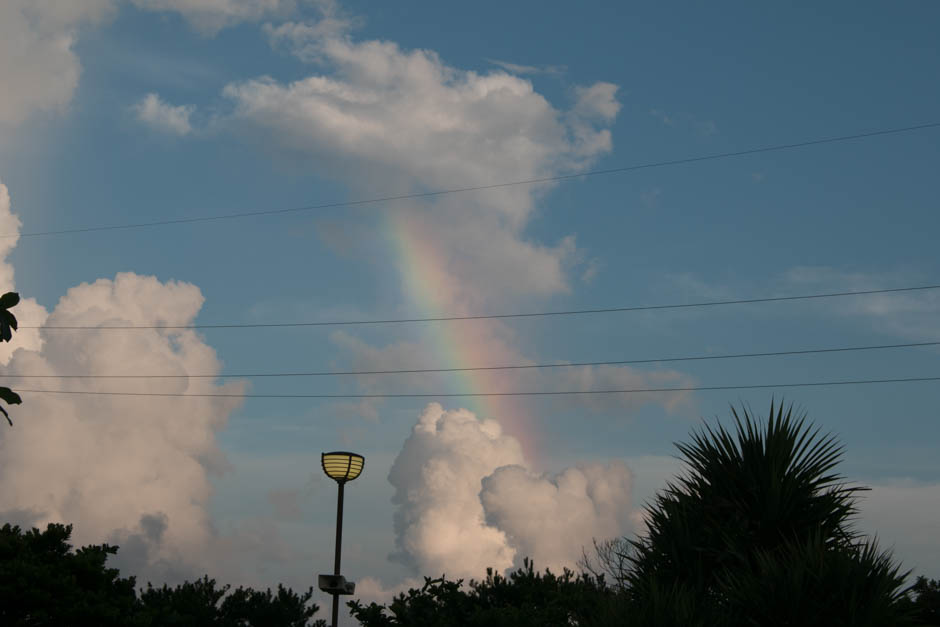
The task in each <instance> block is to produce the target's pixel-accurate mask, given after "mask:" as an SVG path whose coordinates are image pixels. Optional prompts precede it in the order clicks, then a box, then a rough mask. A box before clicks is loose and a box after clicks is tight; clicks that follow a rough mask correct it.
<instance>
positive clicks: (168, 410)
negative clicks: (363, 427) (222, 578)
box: [0, 184, 244, 580]
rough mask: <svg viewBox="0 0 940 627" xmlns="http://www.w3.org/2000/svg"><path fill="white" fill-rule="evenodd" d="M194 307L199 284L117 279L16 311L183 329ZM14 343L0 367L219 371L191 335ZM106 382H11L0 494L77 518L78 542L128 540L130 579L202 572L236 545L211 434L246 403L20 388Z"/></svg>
mask: <svg viewBox="0 0 940 627" xmlns="http://www.w3.org/2000/svg"><path fill="white" fill-rule="evenodd" d="M17 227H18V220H17V219H16V217H15V216H13V215H12V214H11V213H10V203H9V195H8V192H7V189H6V187H4V186H3V185H2V184H0V228H3V229H4V232H10V231H8V230H7V229H10V230H11V231H12V232H16V228H17ZM12 241H13V242H15V239H13V240H12ZM2 242H3V243H0V246H2V248H0V253H2V255H6V254H7V253H9V251H10V249H11V248H12V245H11V244H10V243H9V242H7V241H6V240H3V241H2ZM0 276H2V277H3V281H4V285H3V288H4V289H10V288H11V287H12V280H13V271H12V268H11V267H10V265H9V263H8V262H6V260H5V257H2V256H0ZM202 303H203V297H202V294H201V293H200V291H199V289H198V288H197V287H196V286H194V285H191V284H188V283H182V282H177V281H167V282H161V281H159V280H157V279H156V278H155V277H148V276H140V275H137V274H134V273H122V274H118V275H117V276H116V277H115V278H114V279H99V280H97V281H94V282H93V283H84V284H81V285H79V286H76V287H73V288H71V289H70V290H68V292H67V293H66V294H65V296H63V297H62V299H61V300H60V301H59V303H58V304H57V305H56V307H55V309H54V310H53V311H52V312H51V313H50V314H48V317H47V315H46V312H45V310H44V309H43V308H42V307H40V306H39V305H37V304H36V303H35V301H32V300H30V299H26V300H24V301H22V302H21V303H20V305H18V306H17V308H16V310H15V312H16V314H17V316H18V317H19V319H20V321H21V323H22V324H24V325H27V324H39V325H45V324H48V325H51V326H75V325H78V326H91V327H96V326H100V325H109V326H111V325H121V324H131V323H135V324H151V325H187V324H191V323H192V322H193V320H194V319H195V317H196V315H197V313H198V312H199V309H200V307H201V306H202ZM12 347H13V348H14V349H15V350H13V351H12V353H5V354H4V355H3V356H4V360H0V363H2V362H6V363H5V365H0V374H7V373H17V374H30V375H69V374H98V375H101V374H128V373H151V372H160V373H167V374H179V375H185V374H187V373H191V372H193V373H194V372H198V373H204V372H205V373H214V372H219V371H220V368H221V364H220V363H219V360H218V359H217V357H216V355H215V351H214V350H213V349H212V348H211V347H210V346H209V345H207V344H206V343H205V342H204V341H203V339H202V338H201V337H200V336H199V335H198V334H197V333H195V332H194V331H192V330H172V331H161V330H145V331H131V332H124V331H108V330H97V331H96V330H91V331H82V332H74V331H73V332H65V331H52V330H49V329H40V330H39V331H38V333H36V334H30V333H29V332H28V331H27V330H25V329H24V330H21V331H20V332H18V333H17V334H16V335H15V336H14V342H13V343H12ZM20 381H26V380H20ZM114 385H115V384H114V382H113V381H108V380H107V379H69V380H57V379H54V378H51V379H30V380H29V384H28V385H27V384H25V383H20V384H17V385H15V386H14V388H15V389H17V390H20V393H21V396H22V397H23V404H22V405H18V406H16V407H15V408H14V410H15V411H13V412H12V415H13V420H14V426H13V427H11V428H9V429H4V430H2V432H0V502H2V503H3V504H4V509H5V510H8V511H15V512H19V514H18V519H24V520H25V519H27V518H28V519H29V521H30V523H31V524H36V525H43V524H45V523H47V522H69V523H73V524H74V525H75V532H74V540H75V542H76V544H84V543H100V542H102V541H112V542H114V541H117V542H119V543H123V544H125V545H126V546H127V548H128V550H127V551H126V554H125V555H124V556H122V558H121V559H122V564H123V565H125V566H129V567H130V568H131V572H133V573H138V574H142V575H144V576H145V577H147V576H150V577H153V578H156V579H157V580H163V578H164V577H172V576H176V575H179V576H183V575H184V574H185V575H186V576H190V575H193V574H196V573H198V572H200V571H203V570H204V569H205V568H206V567H207V566H208V565H209V564H210V563H213V562H216V561H217V560H219V559H221V557H222V556H223V555H224V550H223V549H224V547H225V546H226V543H228V542H230V541H231V539H230V538H226V537H221V536H219V535H218V534H217V533H215V532H214V531H213V529H212V526H211V523H210V520H209V513H208V506H209V498H210V495H211V486H210V482H209V476H210V473H213V472H221V471H222V470H224V469H225V468H226V462H225V459H224V457H223V455H222V453H221V452H220V450H219V449H218V448H217V446H216V441H215V435H216V433H217V432H218V431H219V430H220V429H222V428H223V427H224V426H225V424H226V421H227V419H228V416H229V414H230V413H231V412H232V411H233V410H234V409H235V408H236V407H237V406H238V404H239V403H240V401H239V400H238V399H231V398H181V397H149V398H135V397H126V396H94V395H58V394H45V393H37V392H29V391H26V390H27V389H34V390H43V389H52V390H55V389H59V390H70V391H74V392H99V391H108V390H114V389H115V387H114ZM120 389H121V390H122V391H123V390H127V391H131V392H143V393H148V392H169V393H206V392H210V393H211V392H232V393H238V392H241V391H242V390H243V389H244V384H242V383H240V382H230V383H225V384H221V385H219V384H216V383H215V382H213V381H211V380H203V379H193V380H190V379H188V378H186V377H181V378H179V379H162V380H148V379H140V380H125V381H122V382H121V385H120ZM27 514H28V515H27ZM135 560H136V562H135ZM132 562H134V563H132Z"/></svg>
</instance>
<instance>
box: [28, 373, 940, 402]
mask: <svg viewBox="0 0 940 627" xmlns="http://www.w3.org/2000/svg"><path fill="white" fill-rule="evenodd" d="M924 381H940V377H907V378H903V379H853V380H848V381H809V382H803V383H760V384H753V385H701V386H688V387H675V388H633V389H617V390H543V391H530V392H445V393H440V394H431V393H414V394H411V393H409V394H229V393H224V392H222V393H206V394H200V393H173V392H93V391H79V390H17V392H19V393H23V394H77V395H81V396H150V397H153V396H159V397H174V398H176V397H189V398H336V399H341V398H345V399H353V398H458V397H476V396H575V395H599V394H638V393H642V392H658V393H669V392H703V391H710V390H758V389H767V388H802V387H830V386H840V385H874V384H879V383H915V382H924Z"/></svg>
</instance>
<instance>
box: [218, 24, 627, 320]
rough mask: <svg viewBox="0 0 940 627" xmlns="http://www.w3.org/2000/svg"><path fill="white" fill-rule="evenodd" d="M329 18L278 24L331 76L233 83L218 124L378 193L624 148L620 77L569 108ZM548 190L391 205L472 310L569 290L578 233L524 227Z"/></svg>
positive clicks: (496, 176) (462, 182) (562, 167)
mask: <svg viewBox="0 0 940 627" xmlns="http://www.w3.org/2000/svg"><path fill="white" fill-rule="evenodd" d="M319 28H320V25H306V24H292V23H291V24H282V25H281V26H279V27H276V28H275V27H269V28H268V32H269V35H270V36H271V37H272V38H273V39H275V40H276V41H281V42H289V43H290V45H291V46H292V47H293V48H294V49H295V50H299V51H300V52H298V54H300V55H301V56H302V57H304V58H308V59H317V60H319V61H320V63H321V64H323V65H324V66H325V67H327V68H328V69H329V70H331V73H330V74H329V75H327V74H324V75H312V76H309V77H307V78H304V79H301V80H298V81H295V82H292V83H286V84H285V83H281V82H278V81H275V80H273V79H270V78H259V79H254V80H248V81H243V82H238V83H233V84H230V85H228V86H227V87H226V88H225V90H224V92H223V93H224V97H225V98H226V99H227V100H228V101H229V102H230V104H231V107H232V113H231V115H230V116H229V117H227V118H225V119H222V120H219V121H218V122H217V124H218V125H219V126H221V127H223V128H227V129H229V130H230V131H231V132H232V133H236V134H239V135H241V136H242V137H244V138H245V139H246V140H247V141H250V142H263V143H264V145H265V147H266V148H269V149H270V148H273V149H279V150H280V151H281V153H282V154H284V155H285V156H288V157H289V158H290V159H291V160H292V161H294V162H297V161H300V162H303V161H307V162H308V163H309V164H310V167H312V168H316V169H317V170H318V171H320V172H322V173H327V174H329V175H332V176H334V177H336V178H338V179H341V180H344V181H346V182H347V183H349V184H350V185H351V186H353V187H355V188H356V189H357V190H359V191H360V192H364V193H369V192H376V193H378V192H381V193H384V194H387V193H389V192H392V193H397V192H403V193H407V192H410V191H422V190H426V189H441V188H449V187H465V186H473V185H488V184H492V183H496V182H501V181H508V180H520V179H529V178H538V177H543V176H550V175H552V174H556V173H559V172H571V171H577V170H578V169H581V168H583V167H585V166H587V165H588V164H590V163H591V162H593V161H594V160H595V159H596V158H598V157H599V156H601V155H603V154H605V153H606V152H609V150H610V148H611V142H610V134H609V130H608V129H607V128H605V127H606V125H608V124H609V123H610V121H611V120H612V118H613V115H615V114H616V110H617V108H618V105H617V103H616V99H615V97H614V92H615V90H616V87H615V86H613V85H610V84H608V83H598V84H596V85H593V86H590V87H586V88H583V89H580V90H579V91H578V92H577V101H576V104H575V106H574V107H573V108H572V110H570V111H567V112H565V111H560V110H557V109H555V108H554V107H553V106H552V105H551V104H550V103H549V102H548V101H547V100H545V98H544V97H543V96H541V95H540V94H538V93H537V92H536V91H535V90H534V89H533V86H532V84H531V83H530V82H529V81H526V80H524V79H520V78H518V77H514V76H510V75H508V74H505V73H503V72H496V73H492V74H478V73H476V72H471V71H464V70H459V69H457V68H454V67H451V66H448V65H446V64H445V63H444V62H442V61H441V59H440V58H439V57H438V56H437V55H436V54H435V53H433V52H431V51H427V50H413V51H405V50H402V49H400V48H399V47H398V46H397V45H395V44H394V43H390V42H383V41H365V42H354V41H351V40H350V39H348V38H347V37H339V36H334V35H331V34H330V32H329V29H326V30H327V32H326V33H324V32H323V31H322V30H319ZM544 188H545V186H541V188H540V187H539V186H522V187H508V188H501V189H494V190H489V191H486V192H483V193H479V194H473V195H469V194H465V195H454V196H450V197H440V198H437V199H433V200H431V201H428V202H410V203H399V204H398V206H397V207H396V206H392V207H390V208H389V210H392V211H396V213H397V214H398V215H399V216H400V217H401V220H402V221H403V222H404V223H408V227H409V228H413V229H414V230H415V231H418V230H420V231H422V232H423V233H425V234H426V238H427V245H428V246H429V247H431V248H433V249H435V250H437V251H438V252H439V254H440V257H441V261H442V263H443V267H442V268H441V269H440V271H441V272H442V274H443V275H445V276H446V277H447V279H448V280H449V281H450V284H451V285H452V286H453V288H454V290H455V293H454V295H453V297H452V298H451V299H450V300H451V302H453V304H454V305H455V306H461V307H466V306H472V305H475V304H483V303H485V302H486V301H488V300H492V299H493V298H495V297H497V296H511V295H514V294H519V295H525V294H536V295H548V294H553V293H558V292H563V291H565V290H566V289H568V278H567V276H566V268H565V264H566V262H567V261H568V260H570V259H572V258H573V253H574V252H575V251H576V248H575V247H574V241H573V239H571V238H568V239H565V240H563V241H561V242H558V243H556V244H554V245H544V244H539V243H535V242H531V241H529V240H528V239H527V238H526V237H525V233H524V230H525V227H526V225H527V223H528V220H529V218H530V216H531V215H532V213H533V212H534V210H535V198H536V196H537V194H538V193H539V192H540V189H544Z"/></svg>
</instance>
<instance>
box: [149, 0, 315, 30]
mask: <svg viewBox="0 0 940 627" xmlns="http://www.w3.org/2000/svg"><path fill="white" fill-rule="evenodd" d="M131 2H133V3H134V4H135V5H136V6H138V7H140V8H141V9H145V10H147V11H173V12H176V13H179V14H180V15H182V16H183V18H184V19H186V20H187V21H188V22H189V23H190V24H191V25H192V26H193V28H195V29H196V30H198V31H200V32H202V33H204V34H207V35H213V34H215V33H217V32H218V31H219V30H221V29H223V28H226V27H228V26H234V25H235V24H238V23H240V22H251V21H256V20H260V19H263V18H265V17H270V16H276V15H289V14H290V13H292V12H293V11H294V10H296V8H297V5H298V2H297V0H131Z"/></svg>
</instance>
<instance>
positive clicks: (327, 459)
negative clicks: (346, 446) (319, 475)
mask: <svg viewBox="0 0 940 627" xmlns="http://www.w3.org/2000/svg"><path fill="white" fill-rule="evenodd" d="M320 463H321V464H323V472H325V473H326V476H327V477H329V478H330V479H335V480H337V481H339V482H341V483H342V482H346V481H352V480H353V479H355V478H356V477H358V476H359V474H360V473H361V472H362V468H363V466H365V459H363V457H362V455H358V454H356V453H347V452H346V451H333V452H332V453H323V454H321V455H320Z"/></svg>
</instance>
